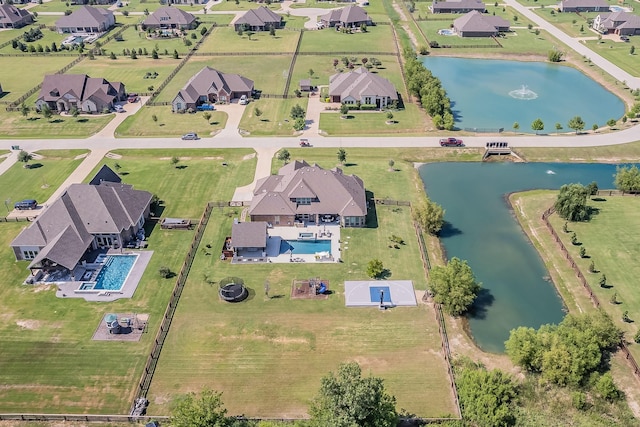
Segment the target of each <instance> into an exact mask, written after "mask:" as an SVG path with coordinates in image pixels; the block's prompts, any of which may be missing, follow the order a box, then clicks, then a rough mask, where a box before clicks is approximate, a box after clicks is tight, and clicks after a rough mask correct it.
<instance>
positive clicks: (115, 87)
mask: <svg viewBox="0 0 640 427" xmlns="http://www.w3.org/2000/svg"><path fill="white" fill-rule="evenodd" d="M126 99H127V92H126V90H125V87H124V84H122V83H120V82H108V81H107V80H105V79H103V78H99V77H95V78H94V77H89V76H87V75H86V74H49V75H46V76H44V80H43V81H42V88H41V89H40V96H38V99H37V100H36V109H37V110H41V109H42V106H43V105H45V104H46V105H48V106H49V109H51V111H58V112H62V111H70V110H71V109H72V108H73V107H76V108H77V109H78V110H79V111H81V112H83V113H99V112H102V111H105V110H110V109H112V108H113V106H114V104H115V103H116V102H118V101H124V100H126Z"/></svg>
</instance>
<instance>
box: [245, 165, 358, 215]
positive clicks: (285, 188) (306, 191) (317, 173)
mask: <svg viewBox="0 0 640 427" xmlns="http://www.w3.org/2000/svg"><path fill="white" fill-rule="evenodd" d="M299 197H310V198H313V199H317V200H318V202H315V203H311V204H310V205H302V204H300V205H298V204H297V203H296V202H295V198H299ZM292 199H293V200H292ZM249 213H250V214H251V215H293V214H305V213H308V214H312V213H325V214H334V213H335V214H339V215H341V216H365V215H366V214H367V202H366V197H365V190H364V183H363V182H362V180H361V179H360V178H358V177H357V176H356V175H344V174H343V173H342V169H339V168H334V169H331V170H326V169H323V168H321V167H320V166H318V165H315V164H314V165H313V166H311V165H309V164H308V163H307V162H305V161H295V162H292V163H289V164H287V165H285V166H283V167H282V168H281V169H280V170H279V171H278V175H271V176H269V177H267V178H264V179H261V180H259V181H258V182H257V184H256V189H255V190H254V198H253V200H252V201H251V207H250V208H249Z"/></svg>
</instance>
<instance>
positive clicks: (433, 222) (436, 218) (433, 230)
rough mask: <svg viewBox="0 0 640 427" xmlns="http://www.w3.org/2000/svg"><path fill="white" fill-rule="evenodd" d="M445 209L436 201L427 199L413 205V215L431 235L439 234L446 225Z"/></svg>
mask: <svg viewBox="0 0 640 427" xmlns="http://www.w3.org/2000/svg"><path fill="white" fill-rule="evenodd" d="M444 214H445V211H444V209H443V208H442V206H440V205H439V204H437V203H436V202H433V201H431V200H430V199H428V198H427V199H425V200H424V201H423V202H421V203H418V204H416V205H415V206H412V209H411V216H412V217H413V220H414V221H415V222H417V223H418V225H420V227H421V228H422V229H423V230H425V231H426V232H427V233H429V234H431V235H434V236H435V235H437V234H438V233H440V230H442V226H443V225H444Z"/></svg>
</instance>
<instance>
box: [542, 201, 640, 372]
mask: <svg viewBox="0 0 640 427" xmlns="http://www.w3.org/2000/svg"><path fill="white" fill-rule="evenodd" d="M612 192H615V191H614V190H607V191H603V193H612ZM598 194H600V191H598ZM555 211H556V209H555V208H554V207H553V206H552V207H550V208H549V209H547V210H546V211H544V213H543V214H542V221H544V224H545V226H546V227H547V229H548V230H549V233H551V236H552V237H553V240H554V241H555V242H556V244H557V245H558V246H559V247H560V251H561V252H562V254H563V255H564V257H565V259H566V260H567V262H568V263H569V266H570V267H571V269H572V270H573V272H574V273H575V275H576V277H577V278H578V281H579V282H580V284H581V285H582V287H583V288H584V289H585V290H586V291H587V293H588V294H589V298H590V299H591V302H592V303H593V305H594V306H595V307H596V308H600V301H599V300H598V297H597V296H596V295H595V294H594V293H593V289H591V286H590V285H589V282H587V279H586V278H585V277H584V274H582V271H580V269H579V268H578V265H577V264H576V262H575V261H574V260H573V257H572V256H571V254H570V253H569V251H568V250H567V247H566V246H565V245H564V243H563V242H562V240H561V239H560V236H558V233H556V230H555V229H554V228H553V226H552V225H551V223H550V222H549V217H550V216H551V215H552V214H553V213H554V212H555ZM619 346H620V349H621V350H622V353H623V354H624V357H625V359H627V361H628V362H629V364H630V365H631V369H632V370H633V373H634V374H635V376H636V378H637V379H638V380H640V368H639V367H638V364H637V363H636V360H635V359H634V358H633V355H632V354H631V353H630V352H629V348H628V347H627V344H626V343H625V342H624V340H621V341H620V344H619Z"/></svg>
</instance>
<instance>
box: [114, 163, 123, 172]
mask: <svg viewBox="0 0 640 427" xmlns="http://www.w3.org/2000/svg"><path fill="white" fill-rule="evenodd" d="M113 168H114V169H115V170H116V173H119V172H120V169H122V166H120V163H118V162H115V163H114V164H113Z"/></svg>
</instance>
